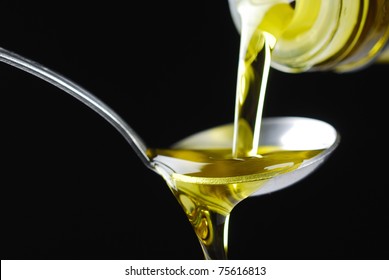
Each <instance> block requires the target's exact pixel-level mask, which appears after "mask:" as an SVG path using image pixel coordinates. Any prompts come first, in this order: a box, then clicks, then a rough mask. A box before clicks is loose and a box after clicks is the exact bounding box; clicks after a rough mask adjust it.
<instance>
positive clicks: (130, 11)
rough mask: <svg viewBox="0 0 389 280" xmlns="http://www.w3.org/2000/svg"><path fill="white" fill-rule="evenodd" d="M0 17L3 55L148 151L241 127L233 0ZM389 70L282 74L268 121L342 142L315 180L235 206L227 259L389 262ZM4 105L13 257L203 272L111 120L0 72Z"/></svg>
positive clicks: (40, 10) (10, 7)
mask: <svg viewBox="0 0 389 280" xmlns="http://www.w3.org/2000/svg"><path fill="white" fill-rule="evenodd" d="M135 2H136V3H135ZM139 2H142V3H139ZM80 3H81V4H80ZM0 12H1V15H0V26H1V37H0V38H1V39H0V42H1V44H0V45H1V47H3V48H6V49H9V50H12V51H14V52H17V53H19V54H21V55H23V56H25V57H28V58H30V59H33V60H35V61H38V62H40V63H41V64H43V65H45V66H47V67H49V68H51V69H52V70H55V71H58V72H60V73H62V74H63V75H65V76H67V77H68V78H70V79H72V80H73V81H75V82H77V83H79V84H80V85H81V86H82V87H84V88H86V89H87V90H89V91H90V92H92V93H93V94H95V95H96V96H97V97H99V98H100V99H102V100H103V101H104V102H106V103H107V104H109V105H110V106H111V107H112V108H113V109H114V110H115V111H116V112H118V113H119V115H121V116H122V117H123V118H124V119H125V120H126V121H127V122H128V123H129V124H130V125H131V126H132V127H133V128H134V129H135V130H136V131H137V132H138V133H139V134H140V135H141V136H142V137H143V138H144V140H145V141H146V143H147V144H148V145H150V146H162V147H164V146H168V145H169V144H171V143H173V142H175V141H177V140H179V139H181V138H183V137H184V136H187V135H189V134H191V133H194V132H197V131H199V130H202V129H205V128H209V127H212V126H215V125H219V124H223V123H227V122H231V121H232V120H233V108H234V95H235V82H236V69H237V54H238V49H239V36H238V33H237V31H236V30H235V27H234V26H233V24H232V20H231V18H230V14H229V10H228V6H227V1H226V0H225V1H222V0H215V1H208V0H207V1H205V0H202V1H195V2H185V1H174V3H172V1H168V2H166V1H153V2H150V1H133V2H131V3H129V2H122V1H115V0H114V1H109V2H105V1H103V2H96V1H73V0H70V1H61V2H55V1H47V2H46V3H45V2H42V1H17V0H12V1H10V0H8V1H1V8H0ZM388 73H389V65H382V66H380V65H373V66H371V67H369V68H368V69H365V70H363V71H359V72H356V73H348V74H334V73H305V74H296V75H294V74H285V73H281V72H278V71H276V70H272V71H271V74H270V80H269V86H268V93H267V97H266V107H265V112H264V115H265V116H304V117H311V118H317V119H320V120H323V121H326V122H329V123H330V124H332V125H333V126H334V127H335V128H336V129H338V131H339V132H340V134H341V136H342V140H341V144H340V146H339V147H338V149H337V150H336V152H335V153H334V154H333V155H332V157H330V159H329V160H328V161H327V162H326V163H325V164H324V165H323V166H322V167H320V168H319V169H318V170H317V171H316V172H315V173H314V174H312V175H311V176H309V177H308V178H306V179H304V180H303V181H301V182H299V183H298V184H296V185H294V186H293V187H290V188H288V189H286V190H284V191H280V192H276V193H273V194H271V195H266V196H263V197H256V198H252V199H248V200H246V201H245V202H244V203H242V204H239V205H238V206H237V207H236V208H235V209H234V211H233V212H232V216H231V221H230V226H231V229H230V252H229V255H230V258H232V259H311V258H313V259H381V258H385V259H387V258H388V255H389V244H388V238H387V237H388V236H389V232H388V229H387V227H386V225H385V223H386V224H388V208H387V206H388V196H387V195H386V194H385V192H386V189H387V186H388V183H387V180H386V175H387V174H388V170H387V159H388V151H387V133H386V130H387V129H388V124H387V120H388V115H387V114H388V106H387V94H388V89H389V87H388V81H387V80H388V78H389V76H388ZM0 94H1V95H0V98H1V101H0V102H1V103H0V104H1V110H0V112H1V118H0V120H1V123H0V125H1V146H0V147H1V162H2V165H1V208H2V209H1V210H2V211H1V217H2V218H1V221H2V222H1V224H2V225H1V228H2V230H1V232H2V237H1V250H0V252H1V257H2V259H4V258H7V259H10V258H11V259H202V252H201V249H200V245H199V244H198V241H197V239H196V237H195V235H194V233H193V231H192V228H191V226H190V224H189V222H188V221H187V220H186V217H185V216H184V213H183V211H182V210H181V209H180V208H179V205H178V203H177V202H176V201H175V198H174V197H173V195H172V194H171V192H170V191H169V189H168V187H167V186H166V185H165V183H164V181H163V180H162V179H161V178H160V177H159V176H158V175H156V174H155V173H153V172H151V171H150V170H148V169H147V168H145V167H144V166H143V165H142V163H141V162H140V160H139V159H138V158H137V156H136V155H135V153H134V152H133V150H131V148H130V146H129V145H128V144H127V142H126V141H125V140H124V138H122V136H121V135H120V134H119V133H118V132H117V131H116V130H115V129H114V128H113V127H111V126H110V125H109V124H108V123H107V122H106V121H105V120H103V119H102V118H101V117H100V116H99V115H97V114H96V113H95V112H93V111H92V110H91V109H89V108H88V107H86V106H85V105H83V104H82V103H80V102H79V101H77V100H76V99H74V98H73V97H71V96H69V95H68V94H66V93H64V92H62V91H60V90H58V89H56V88H55V87H53V86H51V85H49V84H47V83H45V82H43V81H41V80H38V79H37V78H35V77H32V76H31V75H29V74H26V73H24V72H22V71H20V70H17V69H15V68H12V67H10V66H8V65H5V64H3V63H1V64H0Z"/></svg>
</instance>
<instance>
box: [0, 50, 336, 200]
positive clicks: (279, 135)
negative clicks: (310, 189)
mask: <svg viewBox="0 0 389 280" xmlns="http://www.w3.org/2000/svg"><path fill="white" fill-rule="evenodd" d="M0 61H2V62H4V63H7V64H9V65H11V66H14V67H16V68H19V69H21V70H23V71H26V72H28V73H30V74H32V75H35V76H37V77H38V78H40V79H43V80H44V81H46V82H48V83H50V84H52V85H54V86H56V87H58V88H59V89H61V90H63V91H65V92H67V93H69V94H70V95H71V96H73V97H75V98H76V99H78V100H79V101H81V102H82V103H84V104H85V105H87V106H88V107H90V108H91V109H92V110H94V111H95V112H97V113H98V114H99V115H101V116H102V117H103V118H104V119H105V120H107V121H108V122H109V123H110V124H111V125H112V126H113V127H115V128H116V129H117V130H118V131H119V133H120V134H121V135H122V136H123V137H124V138H125V139H126V140H127V142H128V143H129V144H130V146H131V147H132V148H133V150H134V151H135V153H136V154H137V155H138V157H139V158H140V160H141V161H142V162H143V163H144V165H145V166H146V167H148V168H150V169H151V170H153V171H154V172H156V173H158V174H160V175H163V174H161V169H160V168H156V167H158V166H157V165H158V164H157V163H156V162H153V161H152V160H151V159H150V158H149V157H148V156H147V148H148V147H147V145H146V144H145V142H144V141H143V140H142V139H141V138H140V137H139V136H138V134H137V133H136V132H135V131H134V130H133V129H132V128H131V127H130V126H129V125H128V124H127V123H126V122H125V121H124V120H123V119H122V118H121V117H120V116H119V115H118V114H117V113H115V112H114V111H113V110H112V109H111V108H110V107H109V106H108V105H106V104H105V103H104V102H103V101H101V100H100V99H98V98H97V97H96V96H94V95H93V94H92V93H90V92H88V91H87V90H85V89H83V88H82V87H80V86H79V85H77V84H76V83H74V82H72V81H71V80H69V79H67V78H65V77H64V76H62V75H60V74H58V73H56V72H54V71H52V70H50V69H48V68H46V67H44V66H42V65H41V64H39V63H37V62H35V61H32V60H29V59H27V58H24V57H22V56H20V55H18V54H16V53H14V52H11V51H8V50H5V49H3V48H0ZM261 131H262V133H261V137H260V139H259V142H260V144H261V145H270V146H278V147H281V148H284V149H288V150H307V149H311V150H315V149H320V150H323V151H322V152H321V153H319V154H318V155H316V156H315V157H313V158H311V159H309V160H306V161H305V162H303V163H302V164H301V165H300V166H299V168H298V169H296V170H294V171H291V172H288V173H285V174H282V175H279V176H276V177H274V178H273V179H271V180H269V181H268V182H267V183H266V185H265V186H264V187H262V188H261V189H260V190H258V191H257V192H256V193H254V194H253V195H254V196H255V195H263V194H266V193H270V192H274V191H277V190H280V189H283V188H285V187H287V186H290V185H292V184H294V183H296V182H297V181H300V180H301V179H303V178H304V177H306V176H307V175H309V174H311V173H312V172H313V171H314V170H315V169H316V168H317V167H318V166H319V165H321V163H323V162H324V160H325V159H327V158H328V156H329V155H330V154H331V153H332V152H333V151H334V150H335V148H336V147H337V145H338V144H339V141H340V136H339V134H338V133H337V131H336V130H335V129H334V128H333V127H332V126H331V125H329V124H327V123H325V122H323V121H319V120H315V119H310V118H301V117H273V118H264V119H263V121H262V125H261ZM215 135H218V137H215ZM220 136H222V137H220ZM232 139H233V124H226V125H221V126H217V127H215V128H211V129H208V130H204V131H202V132H198V133H196V134H193V135H191V136H189V137H187V138H184V139H182V140H181V141H179V142H177V143H175V144H174V145H173V146H172V147H173V148H189V149H204V148H230V147H232V141H233V140H232Z"/></svg>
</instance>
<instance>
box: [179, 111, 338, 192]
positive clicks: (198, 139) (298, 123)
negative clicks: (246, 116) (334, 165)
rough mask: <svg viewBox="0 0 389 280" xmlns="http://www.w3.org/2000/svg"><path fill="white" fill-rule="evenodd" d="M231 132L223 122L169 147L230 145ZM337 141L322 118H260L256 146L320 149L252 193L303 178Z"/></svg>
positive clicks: (208, 147) (279, 188)
mask: <svg viewBox="0 0 389 280" xmlns="http://www.w3.org/2000/svg"><path fill="white" fill-rule="evenodd" d="M233 133H234V127H233V124H225V125H221V126H217V127H215V128H210V129H207V130H204V131H201V132H198V133H195V134H193V135H191V136H189V137H186V138H184V139H182V140H181V141H179V142H177V143H175V144H174V145H173V148H177V149H214V148H219V149H220V148H231V147H232V141H233ZM339 141H340V135H339V133H338V132H337V131H336V130H335V128H333V127H332V126H331V125H329V124H328V123H326V122H324V121H320V120H316V119H312V118H305V117H271V118H264V119H263V121H262V124H261V136H260V139H259V146H261V145H264V146H277V147H280V148H282V149H285V150H290V151H293V150H294V151H298V150H322V152H320V153H319V154H317V155H316V156H314V157H313V158H310V159H308V160H305V161H304V162H303V163H302V164H301V165H300V166H299V167H298V168H297V169H295V170H293V171H290V172H287V173H284V174H281V175H278V176H276V177H274V178H272V179H270V180H268V181H267V182H266V184H265V185H264V186H263V187H261V188H260V189H259V190H258V191H257V192H255V193H253V194H252V196H256V195H263V194H267V193H270V192H274V191H278V190H281V189H283V188H285V187H288V186H291V185H293V184H294V183H296V182H298V181H300V180H301V179H303V178H305V177H306V176H308V175H309V174H311V173H312V172H313V171H314V170H316V169H317V167H319V166H320V165H321V164H322V163H323V162H324V161H325V160H326V159H327V158H328V156H329V155H330V154H332V152H333V151H334V150H335V148H336V147H337V146H338V144H339Z"/></svg>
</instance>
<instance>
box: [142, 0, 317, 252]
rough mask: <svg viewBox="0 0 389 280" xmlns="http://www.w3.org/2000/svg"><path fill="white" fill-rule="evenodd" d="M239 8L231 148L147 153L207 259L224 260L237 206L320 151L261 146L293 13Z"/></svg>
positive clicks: (272, 5) (282, 7)
mask: <svg viewBox="0 0 389 280" xmlns="http://www.w3.org/2000/svg"><path fill="white" fill-rule="evenodd" d="M265 2H267V3H265ZM238 10H239V13H240V15H241V18H242V32H241V44H240V53H239V66H238V77H237V87H236V105H235V116H234V134H233V141H232V147H231V149H221V148H220V149H212V150H194V149H193V150H192V149H190V148H189V149H185V150H181V149H154V150H152V149H150V150H148V156H149V157H150V159H151V160H152V162H153V163H155V164H156V167H157V170H159V171H160V174H161V175H162V176H163V177H164V178H165V180H166V182H167V183H168V185H169V187H170V189H171V190H172V192H173V194H174V196H175V197H176V199H177V201H178V202H179V203H180V205H181V206H182V208H183V210H184V211H185V213H186V216H187V217H188V219H189V221H190V222H191V224H192V226H193V228H194V230H195V232H196V235H197V237H198V239H199V240H200V244H201V245H202V248H203V251H204V254H205V257H206V258H207V259H226V254H227V236H228V232H227V230H228V226H227V225H228V219H229V215H230V213H231V211H232V209H233V208H234V206H235V205H236V204H237V203H239V202H241V201H242V200H244V199H245V198H247V197H248V196H250V195H251V194H252V193H254V192H255V191H257V190H258V189H259V188H261V186H263V185H264V184H265V183H266V182H267V181H268V180H270V179H272V178H274V177H276V176H278V175H280V174H283V173H286V172H290V171H293V170H295V169H296V168H298V167H299V165H300V164H301V163H302V162H303V161H304V160H308V159H311V158H312V157H314V156H316V155H318V154H319V153H320V152H321V150H313V151H309V150H306V151H288V150H283V149H282V148H281V147H266V146H259V136H260V128H261V119H262V112H263V106H264V97H265V92H266V85H267V80H268V76H269V70H270V64H271V52H272V49H273V47H274V45H275V43H276V40H277V36H279V35H280V34H281V33H282V30H283V29H284V28H285V26H286V25H287V24H288V23H289V22H290V20H291V15H292V11H293V9H292V7H291V6H290V4H289V3H288V2H287V1H264V3H263V4H259V5H255V6H253V5H252V4H251V2H250V1H249V0H243V1H240V2H239V6H238ZM259 15H261V16H259ZM286 15H288V16H286ZM221 248H224V249H223V250H221Z"/></svg>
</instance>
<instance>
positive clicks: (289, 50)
mask: <svg viewBox="0 0 389 280" xmlns="http://www.w3.org/2000/svg"><path fill="white" fill-rule="evenodd" d="M247 1H249V2H250V3H249V5H252V6H253V9H257V10H258V8H260V7H261V5H262V6H263V7H267V8H266V9H268V7H269V6H270V7H271V5H273V4H269V3H275V5H280V4H282V5H284V6H287V8H286V9H285V8H283V9H277V10H275V9H274V10H273V11H272V10H271V8H270V9H269V10H266V11H262V12H261V16H262V17H273V18H272V19H270V22H271V20H275V21H280V20H283V21H286V20H287V21H288V23H287V24H285V28H284V29H283V30H282V32H280V33H279V34H277V36H276V37H277V43H276V45H275V47H274V49H273V52H272V67H273V68H275V69H278V70H280V71H283V72H288V73H299V72H304V71H329V70H331V71H335V72H351V71H355V70H358V69H361V68H364V67H366V66H368V65H370V64H371V63H379V62H383V63H389V40H388V38H389V1H388V0H331V1H328V0H296V1H287V0H284V1H282V0H281V1H280V0H229V6H230V11H231V14H232V18H233V20H234V23H235V25H236V27H237V28H238V30H240V14H239V13H238V7H239V5H240V4H241V3H242V2H245V4H246V5H247V3H248V2H247ZM275 11H276V12H275ZM267 21H269V19H267ZM264 31H267V30H264Z"/></svg>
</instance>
